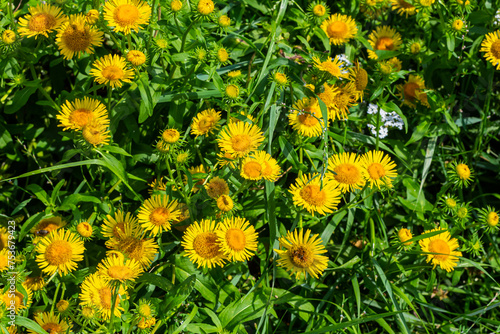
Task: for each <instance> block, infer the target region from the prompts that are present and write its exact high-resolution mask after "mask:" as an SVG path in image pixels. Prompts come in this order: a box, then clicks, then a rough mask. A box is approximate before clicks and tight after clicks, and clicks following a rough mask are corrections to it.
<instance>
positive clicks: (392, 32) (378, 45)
mask: <svg viewBox="0 0 500 334" xmlns="http://www.w3.org/2000/svg"><path fill="white" fill-rule="evenodd" d="M368 42H369V43H370V45H371V47H372V50H368V57H369V58H370V59H378V56H377V54H376V53H375V51H378V50H383V51H397V50H399V47H400V46H401V44H402V43H403V42H402V41H401V35H400V34H399V33H398V32H396V29H394V28H391V27H389V26H378V27H377V29H376V30H375V31H372V33H371V34H370V36H369V37H368Z"/></svg>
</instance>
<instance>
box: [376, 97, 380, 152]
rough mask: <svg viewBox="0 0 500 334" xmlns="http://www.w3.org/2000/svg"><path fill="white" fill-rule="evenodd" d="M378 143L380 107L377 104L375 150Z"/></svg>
mask: <svg viewBox="0 0 500 334" xmlns="http://www.w3.org/2000/svg"><path fill="white" fill-rule="evenodd" d="M379 144H380V107H379V106H377V141H376V143H375V150H376V151H378V146H379Z"/></svg>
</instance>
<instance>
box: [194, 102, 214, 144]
mask: <svg viewBox="0 0 500 334" xmlns="http://www.w3.org/2000/svg"><path fill="white" fill-rule="evenodd" d="M220 119H221V112H220V111H215V109H207V110H203V111H202V112H200V113H198V114H197V115H196V116H195V118H193V123H191V134H193V135H196V137H198V136H203V135H206V134H210V133H212V132H214V131H216V130H217V129H218V128H219V127H220V124H219V121H220Z"/></svg>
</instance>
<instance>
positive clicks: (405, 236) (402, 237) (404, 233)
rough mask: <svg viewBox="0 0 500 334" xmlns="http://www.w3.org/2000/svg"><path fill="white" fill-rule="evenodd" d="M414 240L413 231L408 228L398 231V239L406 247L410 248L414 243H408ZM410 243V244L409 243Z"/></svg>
mask: <svg viewBox="0 0 500 334" xmlns="http://www.w3.org/2000/svg"><path fill="white" fill-rule="evenodd" d="M411 238H413V235H412V234H411V231H410V230H409V229H407V228H402V229H400V230H399V231H398V239H399V242H401V243H402V244H403V245H404V246H410V245H411V244H413V241H408V240H410V239H411ZM407 241H408V242H407Z"/></svg>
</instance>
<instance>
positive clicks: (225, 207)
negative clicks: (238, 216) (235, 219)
mask: <svg viewBox="0 0 500 334" xmlns="http://www.w3.org/2000/svg"><path fill="white" fill-rule="evenodd" d="M217 207H218V208H219V210H221V211H224V212H229V211H231V210H232V209H233V207H234V203H233V200H232V199H231V197H229V196H228V195H221V196H219V198H217Z"/></svg>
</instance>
